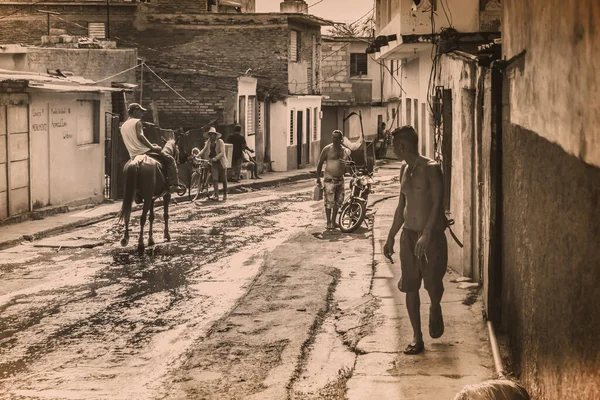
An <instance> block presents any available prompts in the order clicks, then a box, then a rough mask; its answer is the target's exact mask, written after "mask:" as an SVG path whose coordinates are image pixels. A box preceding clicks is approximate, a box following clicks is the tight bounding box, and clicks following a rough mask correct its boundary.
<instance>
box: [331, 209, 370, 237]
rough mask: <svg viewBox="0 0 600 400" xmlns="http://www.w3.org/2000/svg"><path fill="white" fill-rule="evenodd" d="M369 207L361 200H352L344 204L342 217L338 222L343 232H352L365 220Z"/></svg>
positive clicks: (341, 211) (341, 212)
mask: <svg viewBox="0 0 600 400" xmlns="http://www.w3.org/2000/svg"><path fill="white" fill-rule="evenodd" d="M366 214H367V208H366V206H365V204H364V203H363V202H361V201H350V202H348V203H346V204H344V205H343V206H342V209H341V210H340V218H339V221H338V224H339V226H340V231H342V232H343V233H351V232H354V231H355V230H357V229H358V227H359V226H360V225H361V224H362V223H363V221H364V220H365V215H366Z"/></svg>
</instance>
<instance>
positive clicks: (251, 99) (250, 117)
mask: <svg viewBox="0 0 600 400" xmlns="http://www.w3.org/2000/svg"><path fill="white" fill-rule="evenodd" d="M255 105H256V97H255V96H248V107H247V110H246V136H248V135H254V134H255V133H256V127H255V125H254V112H255V109H254V107H255Z"/></svg>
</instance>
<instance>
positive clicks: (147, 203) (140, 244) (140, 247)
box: [138, 199, 152, 254]
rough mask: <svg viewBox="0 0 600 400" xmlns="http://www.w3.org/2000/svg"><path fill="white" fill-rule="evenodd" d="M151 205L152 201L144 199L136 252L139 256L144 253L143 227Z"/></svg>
mask: <svg viewBox="0 0 600 400" xmlns="http://www.w3.org/2000/svg"><path fill="white" fill-rule="evenodd" d="M151 203H152V200H149V201H147V199H144V210H143V211H142V216H141V217H140V237H139V239H138V252H139V253H140V254H143V253H144V225H145V224H146V217H147V216H148V210H149V209H150V204H151Z"/></svg>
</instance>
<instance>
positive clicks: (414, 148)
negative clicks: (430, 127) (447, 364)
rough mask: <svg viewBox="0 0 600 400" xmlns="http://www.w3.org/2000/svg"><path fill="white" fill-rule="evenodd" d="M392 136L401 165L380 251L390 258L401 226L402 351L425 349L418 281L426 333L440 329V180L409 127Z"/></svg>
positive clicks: (444, 252) (443, 250)
mask: <svg viewBox="0 0 600 400" xmlns="http://www.w3.org/2000/svg"><path fill="white" fill-rule="evenodd" d="M392 136H393V146H394V152H395V153H396V156H397V157H398V159H400V160H401V161H404V162H405V163H404V164H403V165H402V167H401V169H400V200H399V203H398V207H397V208H396V213H395V214H394V222H393V223H392V227H391V228H390V232H389V234H388V238H387V242H386V244H385V246H384V248H383V254H384V255H385V256H386V257H387V258H389V259H391V256H392V254H394V241H395V238H396V234H397V233H398V231H400V228H402V233H401V234H400V267H401V269H402V277H401V279H400V282H398V289H400V291H402V292H404V293H406V308H407V309H408V317H409V318H410V323H411V325H412V328H413V340H412V342H411V343H409V344H408V346H406V349H405V350H404V354H418V353H421V352H422V351H423V350H424V348H425V344H424V342H423V333H422V332H421V301H420V298H419V289H420V288H421V280H423V283H424V285H425V289H426V290H427V292H428V293H429V298H430V299H431V306H430V308H429V335H430V336H431V337H432V338H434V339H437V338H439V337H440V336H442V334H443V333H444V320H443V318H442V307H441V301H442V294H443V293H444V285H443V282H442V279H443V277H444V274H445V273H446V267H447V265H448V244H447V242H446V235H445V233H444V230H445V228H446V224H445V215H444V209H443V206H442V198H443V187H444V184H443V176H442V170H441V168H440V165H439V164H438V163H436V162H435V161H433V160H431V159H429V158H426V157H423V156H422V155H420V154H419V150H418V148H419V147H418V135H417V132H415V130H414V128H413V127H412V126H403V127H400V128H397V129H395V130H394V131H393V132H392Z"/></svg>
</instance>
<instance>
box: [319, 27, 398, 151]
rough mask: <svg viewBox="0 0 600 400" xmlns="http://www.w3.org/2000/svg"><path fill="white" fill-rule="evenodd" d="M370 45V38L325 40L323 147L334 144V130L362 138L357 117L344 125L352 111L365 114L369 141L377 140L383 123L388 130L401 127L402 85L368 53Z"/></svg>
mask: <svg viewBox="0 0 600 400" xmlns="http://www.w3.org/2000/svg"><path fill="white" fill-rule="evenodd" d="M369 42H370V39H369V38H348V37H324V38H323V45H322V47H321V49H322V50H321V54H322V58H321V70H322V74H323V82H322V84H321V85H322V91H323V120H322V131H323V141H322V145H323V146H324V145H326V144H328V143H331V132H333V130H335V129H340V130H341V131H342V132H344V134H345V135H346V136H348V137H349V138H350V139H353V140H355V139H357V138H358V137H359V136H360V132H361V130H360V121H359V119H358V118H350V119H348V120H347V121H346V123H344V122H343V120H344V117H345V116H347V115H348V114H350V113H351V112H356V113H358V112H359V111H360V113H361V114H362V117H363V126H364V130H365V136H366V138H367V140H374V139H376V138H377V129H378V127H379V126H380V125H381V123H382V122H384V123H386V126H387V128H388V129H389V128H393V127H396V126H398V121H397V118H395V116H396V111H397V110H398V107H399V105H400V98H401V96H402V92H401V88H400V85H399V84H398V83H397V82H395V81H394V76H393V75H392V71H390V70H389V69H388V68H387V66H386V65H385V64H384V63H380V62H378V61H376V60H375V58H374V57H373V55H372V54H367V53H366V52H365V51H366V49H367V47H368V45H369ZM394 73H396V71H394Z"/></svg>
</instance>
